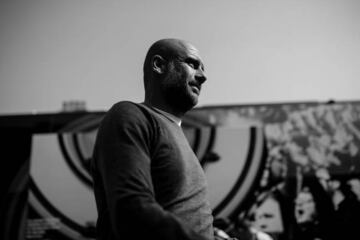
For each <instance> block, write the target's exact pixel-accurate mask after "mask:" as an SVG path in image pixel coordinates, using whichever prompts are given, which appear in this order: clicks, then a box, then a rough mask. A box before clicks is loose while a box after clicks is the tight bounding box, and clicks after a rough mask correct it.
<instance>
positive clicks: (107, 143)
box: [92, 102, 214, 240]
mask: <svg viewBox="0 0 360 240" xmlns="http://www.w3.org/2000/svg"><path fill="white" fill-rule="evenodd" d="M92 173H93V180H94V192H95V198H96V204H97V210H98V221H97V235H98V239H101V240H103V239H129V240H130V239H131V240H136V239H156V240H173V239H182V240H185V239H194V240H195V239H199V240H200V239H201V240H205V239H206V240H212V239H213V238H214V236H213V227H212V221H213V218H212V214H211V209H210V205H209V203H208V200H207V197H208V196H207V195H208V194H207V183H206V179H205V175H204V172H203V170H202V168H201V166H200V164H199V161H198V159H197V157H196V156H195V154H194V152H193V151H192V149H191V147H190V146H189V143H188V141H187V139H186V137H185V135H184V133H183V131H182V129H181V127H180V126H178V125H177V124H176V123H175V122H173V121H172V120H171V119H169V118H168V117H167V116H165V115H163V114H162V113H161V112H159V111H157V110H156V109H153V108H151V107H148V106H145V105H143V104H137V103H132V102H119V103H117V104H115V105H114V106H112V108H111V109H110V110H109V111H108V112H107V113H106V115H105V117H104V119H103V120H102V122H101V124H100V127H99V130H98V134H97V139H96V143H95V148H94V154H93V158H92Z"/></svg>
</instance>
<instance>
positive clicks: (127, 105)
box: [106, 101, 150, 122]
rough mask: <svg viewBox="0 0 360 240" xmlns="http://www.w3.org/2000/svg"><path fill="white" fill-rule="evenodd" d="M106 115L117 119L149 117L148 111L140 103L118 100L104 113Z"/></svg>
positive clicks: (144, 118)
mask: <svg viewBox="0 0 360 240" xmlns="http://www.w3.org/2000/svg"><path fill="white" fill-rule="evenodd" d="M106 115H107V117H110V118H117V119H118V120H127V121H136V122H138V121H142V120H148V119H149V117H150V116H149V113H148V111H147V110H146V108H145V107H144V106H143V105H142V104H141V103H135V102H131V101H120V102H117V103H115V104H114V105H113V106H112V107H111V108H110V109H109V111H108V112H107V113H106Z"/></svg>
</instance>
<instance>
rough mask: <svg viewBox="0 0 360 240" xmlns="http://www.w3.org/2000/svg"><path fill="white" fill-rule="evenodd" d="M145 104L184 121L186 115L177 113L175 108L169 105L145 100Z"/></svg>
mask: <svg viewBox="0 0 360 240" xmlns="http://www.w3.org/2000/svg"><path fill="white" fill-rule="evenodd" d="M144 104H145V105H147V106H150V107H154V108H156V109H159V110H161V111H164V112H167V113H169V114H171V115H173V116H175V117H176V118H178V119H180V120H181V119H182V117H183V116H184V114H185V113H183V112H180V111H176V110H175V109H174V108H173V107H171V106H169V105H168V104H165V103H162V102H160V101H159V102H156V101H149V100H147V99H145V101H144Z"/></svg>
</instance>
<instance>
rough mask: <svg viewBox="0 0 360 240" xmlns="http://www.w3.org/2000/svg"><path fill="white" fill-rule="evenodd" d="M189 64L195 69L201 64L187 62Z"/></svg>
mask: <svg viewBox="0 0 360 240" xmlns="http://www.w3.org/2000/svg"><path fill="white" fill-rule="evenodd" d="M187 64H188V65H189V66H190V67H192V68H194V69H197V68H198V67H199V64H198V63H197V62H194V61H187Z"/></svg>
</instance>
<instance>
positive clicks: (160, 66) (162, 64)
mask: <svg viewBox="0 0 360 240" xmlns="http://www.w3.org/2000/svg"><path fill="white" fill-rule="evenodd" d="M151 68H152V70H153V71H155V72H156V73H157V74H162V73H164V72H165V68H166V60H165V59H164V58H163V57H162V56H160V55H154V56H153V57H152V59H151Z"/></svg>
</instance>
